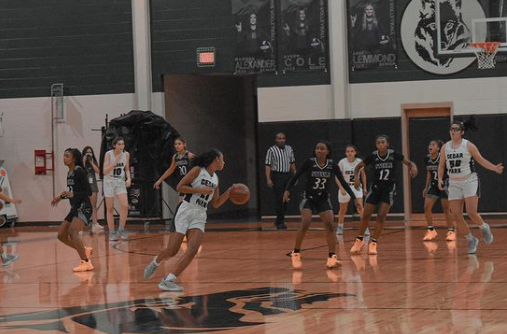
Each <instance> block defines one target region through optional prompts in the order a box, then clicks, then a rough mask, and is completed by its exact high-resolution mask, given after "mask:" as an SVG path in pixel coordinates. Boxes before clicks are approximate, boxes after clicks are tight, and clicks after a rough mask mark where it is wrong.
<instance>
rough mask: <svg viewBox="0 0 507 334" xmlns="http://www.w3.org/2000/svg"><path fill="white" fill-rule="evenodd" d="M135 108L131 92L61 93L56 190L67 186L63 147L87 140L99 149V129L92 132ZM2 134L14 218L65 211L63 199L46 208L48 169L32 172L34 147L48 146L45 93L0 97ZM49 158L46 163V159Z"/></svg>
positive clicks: (56, 217) (49, 217)
mask: <svg viewBox="0 0 507 334" xmlns="http://www.w3.org/2000/svg"><path fill="white" fill-rule="evenodd" d="M133 108H134V94H118V95H91V96H68V97H65V113H66V120H65V122H64V123H58V124H57V125H56V136H55V138H56V141H55V144H56V145H55V168H56V171H55V177H56V182H57V183H56V184H57V187H56V189H57V191H59V192H61V191H62V190H65V189H66V167H65V166H64V165H63V162H62V157H63V151H64V150H65V149H66V148H68V147H76V148H78V149H80V150H82V149H83V147H84V146H86V145H90V146H92V147H93V148H94V150H95V152H96V154H98V153H99V151H100V142H101V133H100V131H92V129H100V127H101V126H103V125H104V118H105V114H106V113H107V114H108V115H109V119H112V118H115V117H118V116H119V115H120V114H121V113H126V112H128V111H130V110H132V109H133ZM0 110H1V111H2V112H4V117H3V120H4V121H3V123H4V128H5V137H3V138H0V159H2V160H5V163H4V166H5V167H6V169H7V170H8V172H9V173H10V180H11V186H12V190H13V193H14V196H16V197H19V198H21V199H22V200H23V204H21V205H18V206H17V209H18V214H19V221H25V222H26V221H61V220H63V218H64V217H65V215H66V213H67V212H68V210H69V205H68V203H66V202H62V203H61V204H60V205H59V206H58V207H57V208H51V206H50V203H51V199H52V176H51V175H52V173H51V172H48V175H35V173H34V152H33V151H34V150H36V149H45V150H47V151H50V150H51V103H50V98H49V97H46V98H26V99H1V100H0ZM48 163H49V164H50V162H49V160H48Z"/></svg>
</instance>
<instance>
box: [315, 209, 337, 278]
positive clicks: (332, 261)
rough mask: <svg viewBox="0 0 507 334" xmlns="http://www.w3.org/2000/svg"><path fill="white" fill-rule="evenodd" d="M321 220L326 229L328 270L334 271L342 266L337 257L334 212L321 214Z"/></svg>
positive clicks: (328, 211)
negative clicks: (333, 269)
mask: <svg viewBox="0 0 507 334" xmlns="http://www.w3.org/2000/svg"><path fill="white" fill-rule="evenodd" d="M319 216H320V219H321V220H322V222H323V223H324V227H325V228H326V242H327V251H328V257H327V268H328V269H332V268H335V267H338V266H340V265H341V261H339V260H338V256H337V255H336V236H335V230H334V226H333V220H334V217H333V210H326V211H322V212H319Z"/></svg>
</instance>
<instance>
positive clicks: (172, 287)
mask: <svg viewBox="0 0 507 334" xmlns="http://www.w3.org/2000/svg"><path fill="white" fill-rule="evenodd" d="M158 288H159V289H161V290H164V291H174V292H179V291H183V288H182V287H181V286H179V285H178V284H176V283H174V282H173V281H169V280H166V279H165V278H164V279H163V280H162V282H160V283H159V284H158Z"/></svg>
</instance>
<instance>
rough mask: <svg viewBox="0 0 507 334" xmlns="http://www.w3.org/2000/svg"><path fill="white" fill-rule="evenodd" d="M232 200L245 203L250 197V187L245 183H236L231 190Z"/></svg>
mask: <svg viewBox="0 0 507 334" xmlns="http://www.w3.org/2000/svg"><path fill="white" fill-rule="evenodd" d="M230 198H231V202H232V203H234V204H236V205H241V204H245V203H246V202H248V200H249V199H250V189H248V187H247V186H246V185H244V184H243V183H236V186H235V187H234V188H232V189H231V192H230Z"/></svg>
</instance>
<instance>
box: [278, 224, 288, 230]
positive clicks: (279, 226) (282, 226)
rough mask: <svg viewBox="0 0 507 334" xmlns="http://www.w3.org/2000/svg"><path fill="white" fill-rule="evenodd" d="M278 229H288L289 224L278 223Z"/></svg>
mask: <svg viewBox="0 0 507 334" xmlns="http://www.w3.org/2000/svg"><path fill="white" fill-rule="evenodd" d="M276 229H277V230H286V229H287V226H285V223H281V224H277V225H276Z"/></svg>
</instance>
